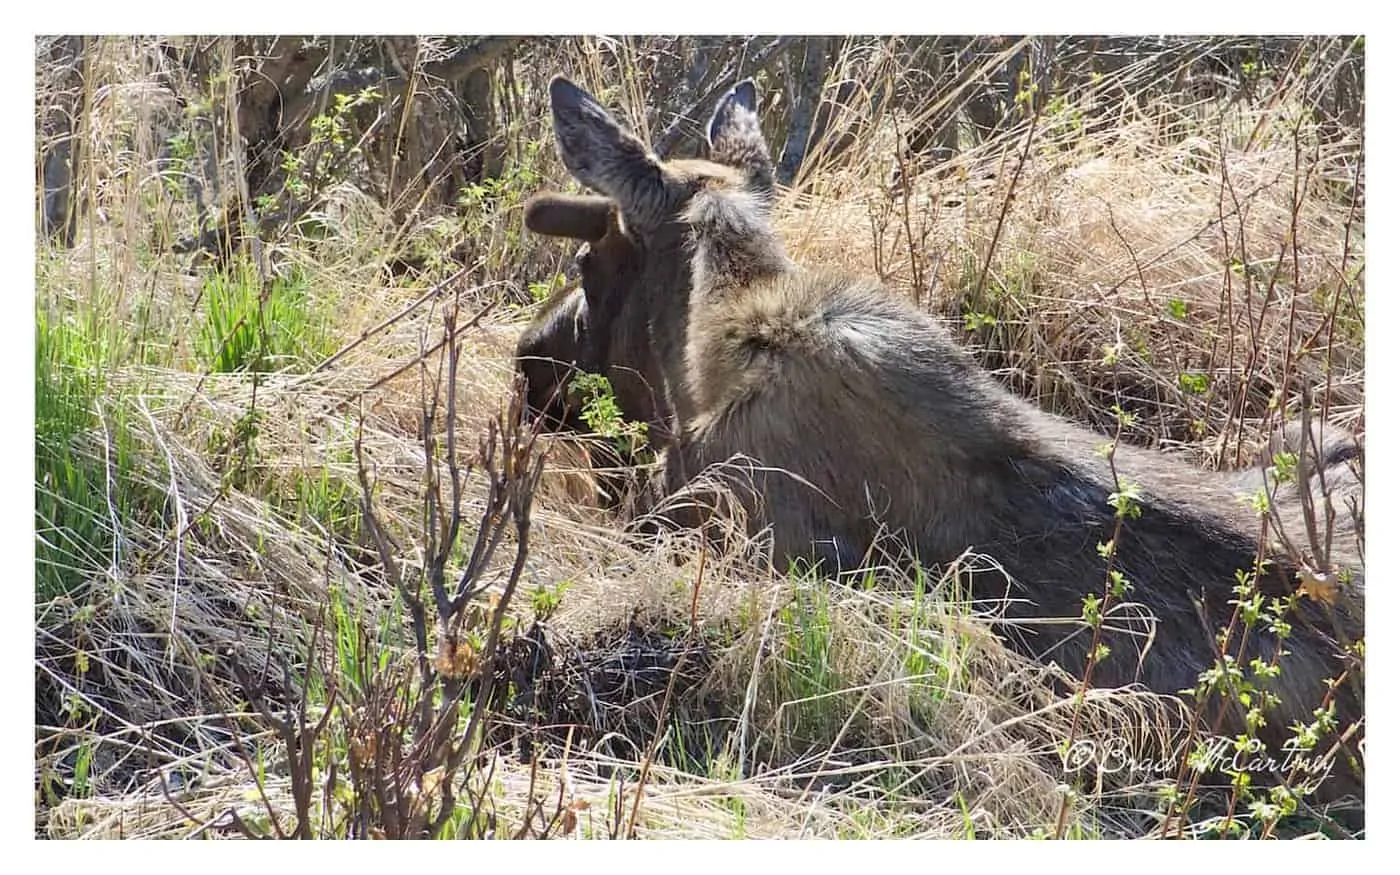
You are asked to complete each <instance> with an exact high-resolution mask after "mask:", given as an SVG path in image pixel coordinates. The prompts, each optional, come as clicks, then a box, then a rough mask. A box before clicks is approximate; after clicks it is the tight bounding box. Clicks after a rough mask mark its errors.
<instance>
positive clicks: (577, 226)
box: [525, 194, 613, 243]
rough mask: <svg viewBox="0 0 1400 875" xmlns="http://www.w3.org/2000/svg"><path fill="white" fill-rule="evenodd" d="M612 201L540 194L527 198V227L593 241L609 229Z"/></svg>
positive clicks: (569, 195)
mask: <svg viewBox="0 0 1400 875" xmlns="http://www.w3.org/2000/svg"><path fill="white" fill-rule="evenodd" d="M612 210H613V203H612V201H610V200H608V199H607V198H605V197H597V196H593V195H576V194H541V195H536V196H535V197H532V198H530V199H529V200H528V201H526V202H525V227H526V228H529V229H530V230H531V231H534V232H535V233H536V234H544V235H546V236H549V237H571V238H573V239H575V240H587V241H588V242H590V243H591V242H593V241H595V240H601V239H603V235H605V234H607V233H608V219H609V217H610V215H611V213H612Z"/></svg>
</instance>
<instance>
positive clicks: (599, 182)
mask: <svg viewBox="0 0 1400 875" xmlns="http://www.w3.org/2000/svg"><path fill="white" fill-rule="evenodd" d="M549 107H550V110H551V114H552V115H553V118H554V139H555V143H556V145H557V146H558V148H559V157H560V158H561V159H563V161H564V166H565V167H567V168H569V172H570V173H572V174H573V175H574V178H575V179H577V180H578V181H579V182H582V183H583V184H584V185H586V186H588V187H589V188H592V189H594V190H595V191H599V192H602V193H603V194H605V195H607V196H608V197H610V198H612V199H613V200H614V201H616V202H617V204H618V206H619V207H621V208H622V214H623V215H624V216H626V217H627V218H628V219H629V221H630V222H632V223H633V224H640V225H648V224H652V223H655V222H658V221H663V220H664V219H665V218H666V216H665V212H666V210H665V206H666V191H665V184H664V182H663V180H662V177H661V165H660V164H659V163H658V162H657V160H656V157H655V156H654V155H652V154H651V153H650V152H649V151H647V147H646V146H645V145H643V144H642V141H641V140H639V139H637V138H636V137H634V136H633V135H632V134H630V133H628V132H627V131H624V130H623V129H622V127H621V126H620V125H618V123H617V122H616V121H614V120H613V117H612V115H611V114H610V113H609V112H608V111H607V110H606V109H604V108H603V105H602V104H601V103H599V102H598V101H597V100H596V99H594V97H593V95H591V94H589V93H588V92H587V91H584V90H583V89H582V88H579V87H578V86H577V85H575V84H574V83H572V82H570V81H569V80H568V79H565V78H564V77H562V76H555V77H554V79H553V81H551V82H550V83H549Z"/></svg>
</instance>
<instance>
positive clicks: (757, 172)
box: [707, 79, 773, 196]
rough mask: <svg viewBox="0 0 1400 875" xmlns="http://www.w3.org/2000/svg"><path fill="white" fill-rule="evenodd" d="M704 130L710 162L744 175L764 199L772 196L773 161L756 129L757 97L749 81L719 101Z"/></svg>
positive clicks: (760, 133) (751, 187)
mask: <svg viewBox="0 0 1400 875" xmlns="http://www.w3.org/2000/svg"><path fill="white" fill-rule="evenodd" d="M707 130H708V134H709V139H710V160H711V161H714V162H716V163H718V164H727V165H729V166H730V167H737V168H739V169H740V170H743V171H745V172H746V173H747V174H748V187H749V189H750V190H751V191H753V192H755V193H757V194H761V195H764V196H769V195H771V194H772V193H773V159H772V158H770V157H769V156H768V143H767V142H766V141H765V140H764V139H763V132H762V131H761V130H760V129H759V126H758V94H757V90H756V89H755V87H754V83H753V80H752V79H745V80H744V81H743V82H740V83H739V84H738V85H735V86H734V87H733V88H731V89H729V93H727V94H725V95H724V96H723V97H721V98H720V100H719V105H718V106H716V107H715V114H714V115H713V116H712V117H711V118H710V125H709V128H708V129H707Z"/></svg>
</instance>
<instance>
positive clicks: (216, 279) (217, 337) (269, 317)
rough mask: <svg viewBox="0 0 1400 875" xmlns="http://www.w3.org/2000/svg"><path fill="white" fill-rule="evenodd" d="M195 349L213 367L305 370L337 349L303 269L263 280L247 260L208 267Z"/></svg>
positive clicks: (225, 371) (231, 370) (226, 370)
mask: <svg viewBox="0 0 1400 875" xmlns="http://www.w3.org/2000/svg"><path fill="white" fill-rule="evenodd" d="M201 299H202V301H203V307H204V316H205V321H204V325H203V327H202V328H201V329H200V332H199V335H198V336H197V338H196V339H195V350H196V352H197V354H198V355H199V358H200V361H201V362H202V363H203V364H204V366H205V367H206V368H208V369H209V370H210V371H213V372H215V373H223V374H231V373H237V372H258V373H270V372H277V371H291V372H303V371H306V370H308V369H309V368H310V367H312V366H313V365H315V364H317V363H318V362H320V361H323V360H324V359H325V358H327V357H328V356H329V355H330V354H331V353H333V352H334V351H335V348H334V345H333V341H332V339H331V337H330V334H329V332H328V330H327V327H328V326H327V324H326V323H327V318H328V314H326V313H325V312H323V311H322V310H321V309H319V308H318V307H317V304H316V302H315V300H314V299H313V297H312V295H311V289H310V283H309V282H308V281H307V279H306V277H305V275H304V274H302V273H299V272H293V273H292V274H291V275H290V276H289V277H285V278H284V277H280V276H279V277H274V278H272V279H270V280H268V281H266V282H263V281H262V280H260V279H259V278H258V277H257V275H256V274H255V272H254V271H253V270H252V269H251V268H250V267H248V266H246V265H241V266H238V267H235V268H233V269H231V270H228V271H222V272H213V273H209V274H208V275H206V276H205V278H204V286H203V291H202V294H201Z"/></svg>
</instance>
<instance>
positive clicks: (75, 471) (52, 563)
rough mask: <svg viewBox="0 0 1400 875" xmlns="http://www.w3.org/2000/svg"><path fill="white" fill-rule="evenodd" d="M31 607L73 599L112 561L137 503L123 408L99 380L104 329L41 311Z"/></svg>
mask: <svg viewBox="0 0 1400 875" xmlns="http://www.w3.org/2000/svg"><path fill="white" fill-rule="evenodd" d="M34 342H35V356H34V477H35V490H34V527H35V535H36V539H35V551H36V556H35V598H36V601H37V602H38V603H41V604H42V603H43V602H46V601H48V600H50V599H53V598H55V597H57V596H60V595H65V594H72V593H73V592H75V591H76V590H77V589H78V587H79V586H81V585H82V583H83V582H84V580H85V579H87V578H88V577H89V576H90V575H91V574H93V573H95V572H96V571H98V570H99V569H102V568H106V567H107V566H108V565H109V564H110V563H112V562H113V561H114V556H113V551H114V550H115V549H117V546H118V545H117V543H116V529H115V528H114V525H120V523H121V522H122V521H127V520H130V519H132V517H133V513H134V511H135V510H136V506H137V504H138V497H137V495H136V494H135V492H136V490H135V489H134V487H133V483H132V466H133V462H134V449H133V446H132V440H131V437H130V435H129V433H128V431H127V429H126V416H127V415H128V412H127V407H126V405H125V404H123V403H122V399H121V397H120V396H119V395H114V394H113V393H112V390H111V389H110V388H109V387H108V386H107V385H106V384H105V381H104V379H103V373H104V368H105V365H106V363H107V357H108V356H107V350H108V347H107V344H106V343H105V338H104V335H103V332H102V330H101V329H100V328H99V329H96V330H94V327H93V326H91V325H87V326H84V325H80V324H78V320H76V319H73V318H71V317H69V316H65V315H55V314H52V313H50V312H48V311H46V310H44V309H42V308H40V309H39V310H38V312H37V313H36V322H35V330H34Z"/></svg>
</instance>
